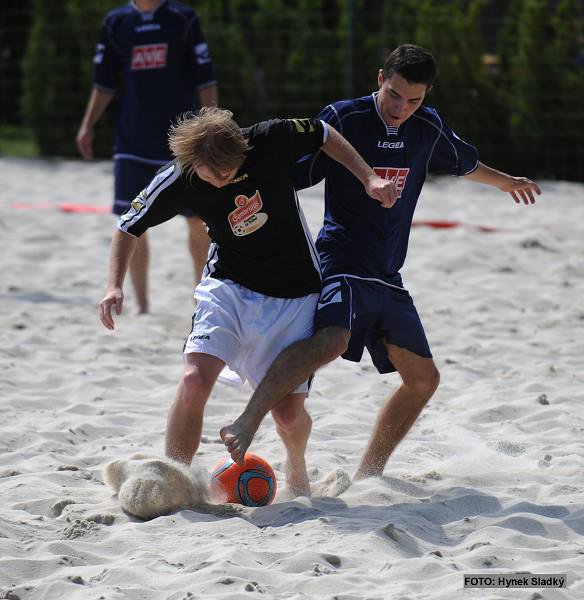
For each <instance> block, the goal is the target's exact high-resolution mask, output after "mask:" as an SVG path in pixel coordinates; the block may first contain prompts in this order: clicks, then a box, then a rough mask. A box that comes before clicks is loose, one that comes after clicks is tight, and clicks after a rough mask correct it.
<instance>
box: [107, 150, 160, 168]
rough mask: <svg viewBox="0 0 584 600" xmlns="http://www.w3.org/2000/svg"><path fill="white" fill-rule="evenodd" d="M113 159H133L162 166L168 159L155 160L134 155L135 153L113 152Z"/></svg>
mask: <svg viewBox="0 0 584 600" xmlns="http://www.w3.org/2000/svg"><path fill="white" fill-rule="evenodd" d="M114 160H133V161H135V162H141V163H145V164H147V165H155V166H159V167H162V166H163V165H165V164H166V163H167V162H168V161H167V160H155V159H153V158H144V157H143V156H136V155H135V154H123V153H122V154H114Z"/></svg>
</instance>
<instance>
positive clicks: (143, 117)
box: [93, 0, 215, 162]
mask: <svg viewBox="0 0 584 600" xmlns="http://www.w3.org/2000/svg"><path fill="white" fill-rule="evenodd" d="M93 62H94V85H95V86H96V87H97V88H98V89H102V90H106V91H110V92H115V91H119V112H118V114H117V120H116V139H115V145H114V157H115V158H130V159H134V160H143V161H146V162H148V161H158V162H166V161H168V160H170V158H171V155H170V150H169V148H168V140H167V134H168V129H169V126H170V124H171V123H172V122H173V121H174V120H175V119H176V117H177V116H178V115H180V114H181V113H183V112H185V111H189V110H190V111H193V110H195V109H196V108H197V90H198V89H201V88H204V87H206V86H208V85H212V84H213V83H215V76H214V74H213V65H212V62H211V57H210V56H209V50H208V47H207V43H206V42H205V39H204V37H203V34H202V32H201V27H200V24H199V19H198V17H197V15H196V14H195V12H194V11H193V9H192V8H189V7H186V6H183V5H182V4H180V3H179V2H175V1H173V0H165V1H164V2H162V4H161V5H160V6H159V7H158V8H157V9H156V10H155V11H154V12H152V13H142V12H140V11H139V10H138V9H137V8H135V7H134V6H133V4H132V3H130V4H128V5H127V6H123V7H120V8H116V9H114V10H112V11H110V12H109V13H108V14H107V15H106V17H105V20H104V23H103V26H102V30H101V35H100V40H99V43H98V45H97V50H96V53H95V57H94V60H93Z"/></svg>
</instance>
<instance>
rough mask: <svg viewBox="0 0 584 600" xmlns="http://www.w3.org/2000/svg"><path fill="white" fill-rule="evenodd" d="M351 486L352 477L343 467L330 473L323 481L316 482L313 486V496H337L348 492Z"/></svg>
mask: <svg viewBox="0 0 584 600" xmlns="http://www.w3.org/2000/svg"><path fill="white" fill-rule="evenodd" d="M350 486H351V477H350V475H349V474H348V473H347V472H346V471H343V469H341V468H337V469H335V470H334V471H333V472H332V473H329V474H328V475H327V476H326V477H325V478H324V479H323V480H322V481H319V482H318V483H315V484H314V486H313V488H312V495H313V496H321V497H323V498H336V497H337V496H340V495H341V494H342V493H343V492H346V491H347V490H348V489H349V487H350Z"/></svg>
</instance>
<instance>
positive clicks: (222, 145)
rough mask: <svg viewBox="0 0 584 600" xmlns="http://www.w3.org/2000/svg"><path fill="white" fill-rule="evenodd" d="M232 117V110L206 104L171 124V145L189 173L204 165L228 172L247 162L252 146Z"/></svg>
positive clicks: (184, 169) (180, 162) (189, 174)
mask: <svg viewBox="0 0 584 600" xmlns="http://www.w3.org/2000/svg"><path fill="white" fill-rule="evenodd" d="M232 117H233V113H232V112H231V111H230V110H224V109H222V108H218V107H216V106H204V107H203V108H201V109H200V111H199V112H198V113H197V114H193V113H185V114H183V115H181V117H179V119H178V121H177V122H176V123H175V124H174V125H173V126H172V127H171V129H170V133H169V135H168V139H169V145H170V149H171V151H172V154H173V156H174V157H175V158H176V160H177V161H178V162H179V164H180V166H181V167H182V169H183V171H184V172H185V173H186V174H187V175H188V176H192V175H193V173H194V172H195V169H196V168H198V167H200V166H205V167H208V168H209V169H211V170H212V171H214V172H216V173H225V172H226V171H230V170H232V169H234V168H236V167H239V166H240V165H241V163H243V161H244V160H245V153H246V152H247V150H248V149H249V146H248V144H247V140H246V139H245V137H243V134H242V133H241V129H240V128H239V125H237V123H236V122H235V121H234V120H233V118H232Z"/></svg>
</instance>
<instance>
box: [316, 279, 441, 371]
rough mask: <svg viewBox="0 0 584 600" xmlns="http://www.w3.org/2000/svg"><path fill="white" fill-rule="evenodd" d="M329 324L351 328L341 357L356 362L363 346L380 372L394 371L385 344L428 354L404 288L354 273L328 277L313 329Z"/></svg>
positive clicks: (423, 337)
mask: <svg viewBox="0 0 584 600" xmlns="http://www.w3.org/2000/svg"><path fill="white" fill-rule="evenodd" d="M331 325H336V326H339V327H344V328H345V329H348V330H349V331H350V332H351V339H350V341H349V347H348V349H347V351H346V352H345V353H344V354H343V358H345V359H347V360H352V361H354V362H359V361H360V360H361V357H362V356H363V349H364V348H367V350H368V351H369V354H370V355H371V358H372V360H373V364H374V365H375V367H376V368H377V370H378V371H379V372H380V373H391V372H393V371H396V368H395V367H394V366H393V364H392V363H391V361H390V360H389V358H388V356H387V348H386V346H385V344H384V341H385V342H387V343H388V344H393V345H395V346H399V347H400V348H405V349H406V350H409V351H410V352H413V353H414V354H417V355H419V356H422V357H423V358H432V353H431V352H430V346H429V345H428V340H427V339H426V334H425V333H424V328H423V326H422V322H421V321H420V317H419V315H418V311H417V310H416V307H415V306H414V301H413V300H412V297H411V296H410V294H409V292H408V291H407V290H404V289H401V288H396V287H390V286H387V285H384V284H382V283H376V282H372V281H366V280H363V279H357V278H354V277H344V276H339V277H331V278H329V279H326V280H325V281H324V282H323V288H322V291H321V294H320V298H319V301H318V306H317V309H316V315H315V317H314V330H315V331H318V330H319V329H324V328H325V327H329V326H331Z"/></svg>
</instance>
